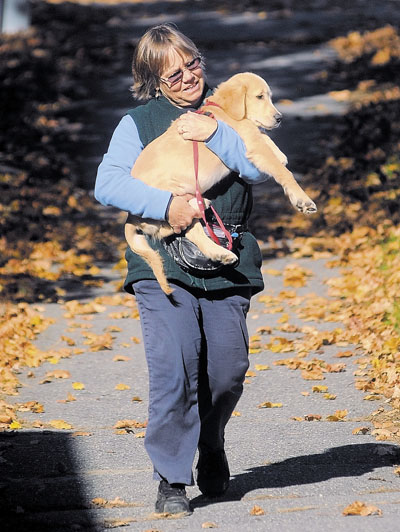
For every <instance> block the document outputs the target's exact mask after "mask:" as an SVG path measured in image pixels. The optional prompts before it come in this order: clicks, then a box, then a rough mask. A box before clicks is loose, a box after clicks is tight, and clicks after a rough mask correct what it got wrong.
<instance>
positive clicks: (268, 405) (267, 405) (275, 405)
mask: <svg viewBox="0 0 400 532" xmlns="http://www.w3.org/2000/svg"><path fill="white" fill-rule="evenodd" d="M282 406H283V404H282V403H271V402H270V401H266V402H265V403H261V404H259V405H258V408H281V407H282Z"/></svg>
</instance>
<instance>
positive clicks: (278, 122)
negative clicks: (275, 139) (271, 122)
mask: <svg viewBox="0 0 400 532" xmlns="http://www.w3.org/2000/svg"><path fill="white" fill-rule="evenodd" d="M274 118H275V121H276V123H277V124H280V123H281V122H282V114H281V113H276V115H275V116H274Z"/></svg>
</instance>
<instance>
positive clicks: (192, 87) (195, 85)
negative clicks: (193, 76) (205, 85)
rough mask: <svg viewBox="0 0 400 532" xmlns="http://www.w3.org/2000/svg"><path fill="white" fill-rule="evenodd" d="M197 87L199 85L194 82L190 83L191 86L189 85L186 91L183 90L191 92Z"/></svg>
mask: <svg viewBox="0 0 400 532" xmlns="http://www.w3.org/2000/svg"><path fill="white" fill-rule="evenodd" d="M198 85H199V82H198V81H196V83H192V84H191V85H189V87H186V89H184V91H191V90H193V89H194V88H196V87H197V86H198Z"/></svg>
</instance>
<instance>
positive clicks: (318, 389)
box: [312, 384, 328, 393]
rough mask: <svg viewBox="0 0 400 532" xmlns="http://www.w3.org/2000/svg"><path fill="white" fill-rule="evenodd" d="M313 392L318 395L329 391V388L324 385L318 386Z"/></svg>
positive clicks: (313, 388)
mask: <svg viewBox="0 0 400 532" xmlns="http://www.w3.org/2000/svg"><path fill="white" fill-rule="evenodd" d="M312 391H313V392H316V393H323V392H327V391H328V386H325V385H324V384H318V385H317V386H313V387H312Z"/></svg>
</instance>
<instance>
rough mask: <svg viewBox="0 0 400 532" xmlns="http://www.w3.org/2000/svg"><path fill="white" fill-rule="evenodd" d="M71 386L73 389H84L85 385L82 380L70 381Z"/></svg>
mask: <svg viewBox="0 0 400 532" xmlns="http://www.w3.org/2000/svg"><path fill="white" fill-rule="evenodd" d="M72 388H73V389H74V390H84V389H85V385H84V384H83V382H73V383H72Z"/></svg>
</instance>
